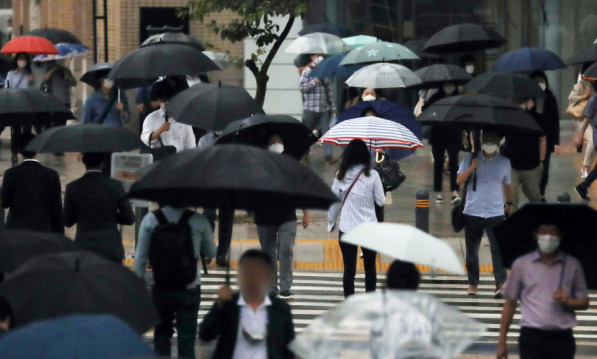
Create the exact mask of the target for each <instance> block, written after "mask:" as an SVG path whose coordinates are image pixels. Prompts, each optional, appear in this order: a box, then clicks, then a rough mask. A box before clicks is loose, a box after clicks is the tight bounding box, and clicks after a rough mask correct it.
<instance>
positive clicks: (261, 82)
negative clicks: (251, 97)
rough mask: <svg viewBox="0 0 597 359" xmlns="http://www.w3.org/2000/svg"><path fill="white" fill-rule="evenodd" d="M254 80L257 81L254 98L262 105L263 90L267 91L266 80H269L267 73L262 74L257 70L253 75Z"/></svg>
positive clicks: (263, 100) (263, 98)
mask: <svg viewBox="0 0 597 359" xmlns="http://www.w3.org/2000/svg"><path fill="white" fill-rule="evenodd" d="M255 81H256V83H257V91H256V92H255V100H257V102H259V104H260V105H261V106H262V107H263V103H264V102H265V92H266V91H267V82H268V81H269V76H267V74H262V73H261V72H259V73H258V74H256V75H255Z"/></svg>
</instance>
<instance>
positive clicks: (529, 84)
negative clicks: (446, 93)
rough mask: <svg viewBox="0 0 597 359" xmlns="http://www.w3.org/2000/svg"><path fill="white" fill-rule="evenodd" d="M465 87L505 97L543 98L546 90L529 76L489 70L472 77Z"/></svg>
mask: <svg viewBox="0 0 597 359" xmlns="http://www.w3.org/2000/svg"><path fill="white" fill-rule="evenodd" d="M464 88H465V89H467V90H471V91H475V92H477V93H483V94H486V95H492V96H499V97H503V98H508V99H513V98H543V97H545V92H544V91H543V90H541V87H539V85H537V82H535V81H534V80H533V79H531V78H530V77H528V76H524V75H520V74H515V73H512V72H488V73H485V74H482V75H479V76H477V77H475V78H474V79H472V80H471V81H470V82H469V83H467V84H466V85H465V86H464Z"/></svg>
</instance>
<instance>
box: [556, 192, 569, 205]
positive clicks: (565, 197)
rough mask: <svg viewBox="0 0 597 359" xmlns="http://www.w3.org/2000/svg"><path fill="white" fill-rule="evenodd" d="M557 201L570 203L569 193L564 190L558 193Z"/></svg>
mask: <svg viewBox="0 0 597 359" xmlns="http://www.w3.org/2000/svg"><path fill="white" fill-rule="evenodd" d="M558 203H570V195H569V194H568V193H566V192H563V193H560V194H559V195H558Z"/></svg>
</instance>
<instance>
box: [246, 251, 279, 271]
mask: <svg viewBox="0 0 597 359" xmlns="http://www.w3.org/2000/svg"><path fill="white" fill-rule="evenodd" d="M247 259H257V260H261V261H263V263H265V264H266V265H267V267H268V268H270V269H271V270H272V271H273V269H274V262H273V261H272V260H271V258H270V257H269V256H268V255H267V254H266V253H265V252H264V251H262V250H260V249H249V250H247V251H246V252H245V253H243V254H242V255H241V256H240V259H239V260H238V265H239V266H240V265H241V264H242V263H243V262H244V261H246V260H247Z"/></svg>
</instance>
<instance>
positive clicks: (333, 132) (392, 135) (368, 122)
mask: <svg viewBox="0 0 597 359" xmlns="http://www.w3.org/2000/svg"><path fill="white" fill-rule="evenodd" d="M354 139H361V140H363V141H365V143H366V144H367V146H368V147H370V148H373V149H382V148H417V147H423V144H422V143H421V141H420V140H419V139H418V138H417V136H415V135H414V134H413V133H412V132H411V131H410V130H409V129H408V128H406V127H405V126H403V125H401V124H399V123H396V122H394V121H390V120H386V119H383V118H379V117H375V116H369V117H360V118H355V119H352V120H347V121H342V122H340V123H339V124H337V125H336V126H334V127H332V129H330V130H329V131H328V132H327V133H326V134H325V135H323V137H321V138H320V139H319V142H321V143H324V142H325V143H333V144H336V145H348V143H349V142H350V141H352V140H354Z"/></svg>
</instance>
